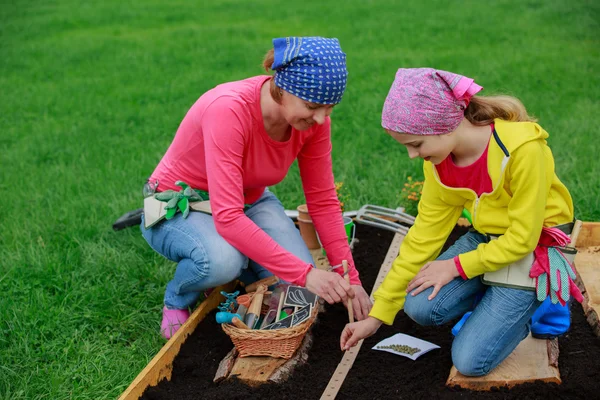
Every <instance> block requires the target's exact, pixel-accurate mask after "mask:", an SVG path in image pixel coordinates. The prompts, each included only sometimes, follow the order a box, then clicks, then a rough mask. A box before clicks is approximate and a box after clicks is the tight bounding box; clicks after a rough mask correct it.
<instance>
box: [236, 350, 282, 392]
mask: <svg viewBox="0 0 600 400" xmlns="http://www.w3.org/2000/svg"><path fill="white" fill-rule="evenodd" d="M286 362H287V360H286V359H285V358H273V357H266V356H265V357H238V358H237V359H236V360H235V364H233V368H232V369H231V372H230V373H229V378H231V377H233V376H237V378H238V379H239V380H241V381H243V382H244V383H246V384H247V385H249V386H254V387H256V386H259V385H261V384H263V383H266V382H267V381H268V380H269V378H270V377H271V375H273V373H274V372H275V371H276V370H277V368H279V367H281V366H282V365H283V364H285V363H286Z"/></svg>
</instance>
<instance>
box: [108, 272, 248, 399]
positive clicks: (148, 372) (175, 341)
mask: <svg viewBox="0 0 600 400" xmlns="http://www.w3.org/2000/svg"><path fill="white" fill-rule="evenodd" d="M235 285H236V282H230V283H228V284H227V285H223V286H219V287H217V288H215V290H213V291H212V293H211V294H210V296H208V298H207V299H206V300H204V301H203V302H202V304H200V305H199V306H198V308H196V310H195V311H194V312H193V313H192V315H191V316H190V318H189V319H188V320H187V321H186V323H185V324H183V326H182V327H181V328H180V329H179V330H178V331H177V332H176V333H175V335H173V336H172V337H171V339H170V340H169V341H168V342H167V343H166V344H165V345H164V346H163V347H162V349H160V351H159V352H158V354H157V355H156V356H155V357H154V358H153V359H152V361H150V363H149V364H148V365H147V366H146V368H144V369H143V370H142V372H140V373H139V375H138V376H137V377H136V378H135V379H134V380H133V382H132V383H131V385H129V387H128V388H127V389H126V390H125V391H124V392H123V393H122V394H121V396H120V397H119V400H138V399H139V397H140V396H141V395H142V394H143V393H144V391H146V389H147V388H148V387H150V386H155V385H156V384H157V383H158V382H160V381H161V380H163V379H165V378H166V379H167V380H171V373H172V372H173V360H174V359H175V357H176V356H177V354H178V353H179V349H180V348H181V345H182V344H183V343H184V342H185V341H186V339H187V338H188V336H190V335H191V334H192V332H194V330H195V329H196V327H197V326H198V324H199V323H200V321H202V320H203V319H204V317H206V315H208V313H210V312H211V311H212V310H214V309H215V308H217V306H218V305H219V304H220V303H221V302H222V301H223V300H224V297H223V296H222V295H221V291H222V290H224V291H225V292H231V291H232V290H233V289H234V288H235ZM157 335H158V332H157Z"/></svg>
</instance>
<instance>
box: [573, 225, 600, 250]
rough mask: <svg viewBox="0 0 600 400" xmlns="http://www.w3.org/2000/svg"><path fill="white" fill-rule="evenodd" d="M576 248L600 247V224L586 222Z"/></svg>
mask: <svg viewBox="0 0 600 400" xmlns="http://www.w3.org/2000/svg"><path fill="white" fill-rule="evenodd" d="M575 246H576V247H577V248H585V247H590V246H600V222H584V223H583V226H582V227H581V231H580V232H579V236H578V237H577V243H576V244H575Z"/></svg>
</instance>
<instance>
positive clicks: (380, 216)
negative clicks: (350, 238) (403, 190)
mask: <svg viewBox="0 0 600 400" xmlns="http://www.w3.org/2000/svg"><path fill="white" fill-rule="evenodd" d="M403 210H404V209H403V208H400V207H399V208H397V209H395V210H393V209H391V208H387V207H381V206H375V205H372V204H367V205H364V206H362V207H361V208H360V210H358V213H357V214H356V222H358V223H360V224H364V225H371V226H375V227H377V228H381V229H386V230H388V231H392V232H396V233H400V234H402V235H406V234H407V233H408V229H409V228H408V227H406V226H404V225H402V224H400V222H403V223H405V224H407V225H411V226H412V225H413V224H414V223H415V217H413V216H412V215H409V214H407V213H405V212H403Z"/></svg>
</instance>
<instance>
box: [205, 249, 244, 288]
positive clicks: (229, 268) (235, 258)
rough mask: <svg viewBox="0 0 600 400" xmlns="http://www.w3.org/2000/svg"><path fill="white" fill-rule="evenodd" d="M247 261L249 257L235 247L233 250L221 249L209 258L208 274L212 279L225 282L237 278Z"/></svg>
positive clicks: (221, 282) (220, 282)
mask: <svg viewBox="0 0 600 400" xmlns="http://www.w3.org/2000/svg"><path fill="white" fill-rule="evenodd" d="M247 263H248V259H247V258H246V257H245V256H244V255H243V254H241V253H240V252H239V251H237V250H235V249H233V248H232V249H231V251H219V252H216V254H211V257H210V258H209V259H208V274H210V275H211V278H212V279H211V280H215V281H217V282H218V284H225V283H227V282H231V281H233V280H234V279H237V278H238V277H239V276H240V275H241V273H242V269H243V268H244V267H245V266H246V265H247Z"/></svg>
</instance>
